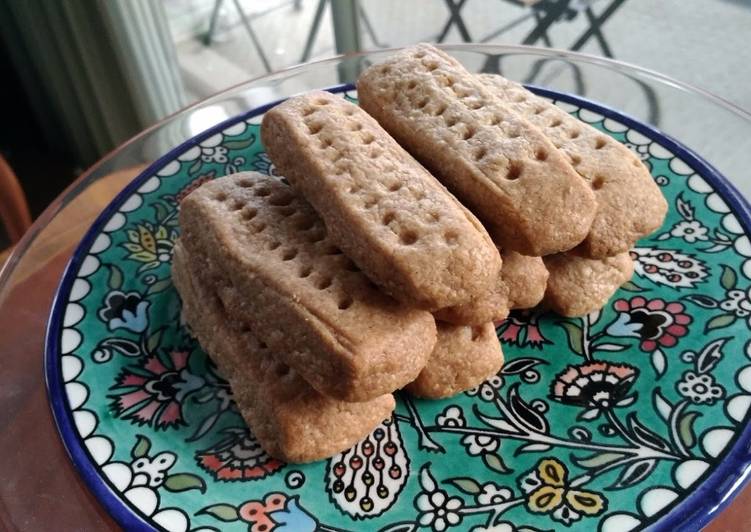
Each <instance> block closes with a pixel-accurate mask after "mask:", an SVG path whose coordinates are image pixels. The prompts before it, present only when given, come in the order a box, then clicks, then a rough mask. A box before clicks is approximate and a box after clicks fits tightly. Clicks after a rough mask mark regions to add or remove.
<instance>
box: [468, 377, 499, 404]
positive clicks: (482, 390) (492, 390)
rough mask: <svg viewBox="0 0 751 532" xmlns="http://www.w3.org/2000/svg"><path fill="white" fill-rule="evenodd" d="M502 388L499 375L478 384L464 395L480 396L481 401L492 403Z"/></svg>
mask: <svg viewBox="0 0 751 532" xmlns="http://www.w3.org/2000/svg"><path fill="white" fill-rule="evenodd" d="M502 386H503V377H501V376H500V375H493V376H492V377H491V378H489V379H488V380H486V381H485V382H483V383H482V384H480V385H479V386H475V387H474V388H471V389H469V390H467V391H466V392H465V393H466V394H467V395H470V396H475V395H478V394H479V395H480V399H482V400H483V401H488V402H490V401H493V400H494V399H495V396H496V392H497V390H499V389H500V388H501V387H502Z"/></svg>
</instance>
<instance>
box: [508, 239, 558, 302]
mask: <svg viewBox="0 0 751 532" xmlns="http://www.w3.org/2000/svg"><path fill="white" fill-rule="evenodd" d="M501 256H502V257H503V268H502V269H501V279H502V280H503V283H504V284H505V285H506V287H507V289H508V308H509V309H511V310H513V309H527V308H532V307H534V306H536V305H537V304H538V303H539V302H540V301H542V297H543V296H544V295H545V286H546V285H547V283H548V270H547V269H546V268H545V264H544V263H543V259H542V258H541V257H528V256H527V255H521V254H519V253H517V252H516V251H504V252H503V253H501Z"/></svg>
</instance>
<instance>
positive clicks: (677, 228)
mask: <svg viewBox="0 0 751 532" xmlns="http://www.w3.org/2000/svg"><path fill="white" fill-rule="evenodd" d="M707 232H708V229H707V228H706V227H704V226H703V225H702V224H701V222H699V221H698V220H690V221H689V220H684V221H682V222H678V223H677V224H675V225H674V226H673V228H672V229H671V230H670V235H671V236H674V237H678V238H682V239H683V240H685V241H686V242H688V243H689V244H693V243H694V242H696V241H697V240H709V237H708V236H707Z"/></svg>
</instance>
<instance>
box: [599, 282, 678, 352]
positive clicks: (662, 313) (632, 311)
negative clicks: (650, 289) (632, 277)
mask: <svg viewBox="0 0 751 532" xmlns="http://www.w3.org/2000/svg"><path fill="white" fill-rule="evenodd" d="M613 308H614V309H615V310H617V311H618V317H617V318H616V319H615V321H613V322H612V323H611V324H610V325H608V327H607V333H608V334H609V335H611V336H620V337H632V338H639V340H640V341H641V343H640V346H639V347H640V348H641V350H642V351H646V352H651V351H654V350H655V349H657V347H658V346H661V347H673V346H674V345H676V344H677V343H678V339H679V338H681V337H683V336H686V335H687V334H688V325H689V324H690V323H691V322H692V321H693V320H692V319H691V316H689V315H688V314H686V313H685V310H686V309H685V307H684V306H683V303H679V302H677V301H673V302H670V303H667V302H665V301H664V300H662V299H659V298H657V299H649V300H647V299H645V298H643V297H642V296H636V297H633V298H631V299H630V300H625V299H619V300H617V301H615V302H614V303H613Z"/></svg>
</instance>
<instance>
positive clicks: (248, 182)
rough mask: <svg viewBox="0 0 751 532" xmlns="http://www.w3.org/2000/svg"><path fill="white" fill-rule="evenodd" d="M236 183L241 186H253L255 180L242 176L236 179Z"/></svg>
mask: <svg viewBox="0 0 751 532" xmlns="http://www.w3.org/2000/svg"><path fill="white" fill-rule="evenodd" d="M235 184H236V185H237V186H238V187H240V188H252V187H253V181H251V180H250V179H248V178H242V179H238V180H237V181H235Z"/></svg>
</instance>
